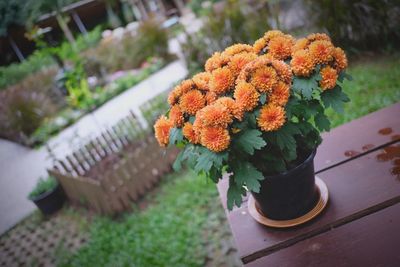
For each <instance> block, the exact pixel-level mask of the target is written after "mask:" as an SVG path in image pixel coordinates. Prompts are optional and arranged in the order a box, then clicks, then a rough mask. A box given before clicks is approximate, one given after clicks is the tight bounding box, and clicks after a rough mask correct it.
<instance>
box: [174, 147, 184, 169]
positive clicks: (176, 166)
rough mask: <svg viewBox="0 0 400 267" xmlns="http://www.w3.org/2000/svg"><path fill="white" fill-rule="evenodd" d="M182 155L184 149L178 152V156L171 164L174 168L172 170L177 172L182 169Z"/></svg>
mask: <svg viewBox="0 0 400 267" xmlns="http://www.w3.org/2000/svg"><path fill="white" fill-rule="evenodd" d="M184 155H185V150H182V151H181V152H179V154H178V156H177V157H176V159H175V161H174V164H172V168H173V169H174V171H176V172H178V171H180V170H182V160H183V158H184Z"/></svg>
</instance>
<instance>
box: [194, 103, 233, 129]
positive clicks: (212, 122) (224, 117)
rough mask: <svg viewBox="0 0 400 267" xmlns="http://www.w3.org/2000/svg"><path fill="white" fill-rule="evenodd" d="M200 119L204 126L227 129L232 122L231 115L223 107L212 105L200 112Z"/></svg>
mask: <svg viewBox="0 0 400 267" xmlns="http://www.w3.org/2000/svg"><path fill="white" fill-rule="evenodd" d="M201 119H202V121H203V122H202V123H203V125H204V126H221V127H227V126H228V124H229V123H231V122H232V115H231V113H230V112H229V110H228V109H227V108H226V107H225V106H223V105H218V104H215V103H214V104H212V105H209V106H206V107H204V108H203V109H202V110H201Z"/></svg>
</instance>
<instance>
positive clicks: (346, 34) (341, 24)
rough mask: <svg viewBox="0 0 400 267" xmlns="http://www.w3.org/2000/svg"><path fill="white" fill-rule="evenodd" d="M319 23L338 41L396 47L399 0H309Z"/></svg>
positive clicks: (346, 44) (368, 46)
mask: <svg viewBox="0 0 400 267" xmlns="http://www.w3.org/2000/svg"><path fill="white" fill-rule="evenodd" d="M306 3H308V6H309V7H310V10H311V12H312V14H314V16H315V19H316V23H317V25H318V26H320V27H321V28H323V29H325V30H327V31H328V32H329V34H330V35H331V37H332V38H333V40H334V41H335V43H337V44H339V45H341V46H344V47H347V48H355V49H369V50H381V49H386V48H389V49H393V48H395V47H397V46H398V43H399V42H400V32H399V30H398V29H399V28H400V20H399V17H400V6H399V3H398V1H397V0H385V1H374V0H351V1H349V0H324V1H320V0H307V1H306Z"/></svg>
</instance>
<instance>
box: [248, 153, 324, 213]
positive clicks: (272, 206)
mask: <svg viewBox="0 0 400 267" xmlns="http://www.w3.org/2000/svg"><path fill="white" fill-rule="evenodd" d="M315 153H316V150H314V151H313V152H312V153H311V154H310V155H309V156H308V157H307V159H306V160H305V161H304V162H303V163H301V164H300V165H298V166H297V167H295V168H293V169H291V170H288V171H286V172H284V173H281V174H278V175H274V176H266V177H265V179H264V180H263V181H262V182H261V188H260V192H259V193H253V192H252V195H253V196H254V198H255V200H256V205H257V207H258V208H259V209H260V210H261V212H262V213H263V214H264V215H265V216H266V217H268V218H270V219H274V220H290V219H294V218H297V217H300V216H302V215H304V214H306V213H307V212H308V211H310V210H311V209H312V208H313V207H314V206H315V204H316V202H317V201H318V189H317V188H316V186H315V177H314V175H315V174H314V156H315Z"/></svg>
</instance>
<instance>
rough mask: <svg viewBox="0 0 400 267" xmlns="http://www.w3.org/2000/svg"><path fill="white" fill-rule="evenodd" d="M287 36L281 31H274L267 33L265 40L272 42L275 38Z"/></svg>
mask: <svg viewBox="0 0 400 267" xmlns="http://www.w3.org/2000/svg"><path fill="white" fill-rule="evenodd" d="M284 35H285V34H284V33H283V32H281V31H278V30H272V31H267V32H266V33H265V34H264V38H265V39H266V40H267V41H268V40H271V39H273V38H276V37H279V36H284Z"/></svg>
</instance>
